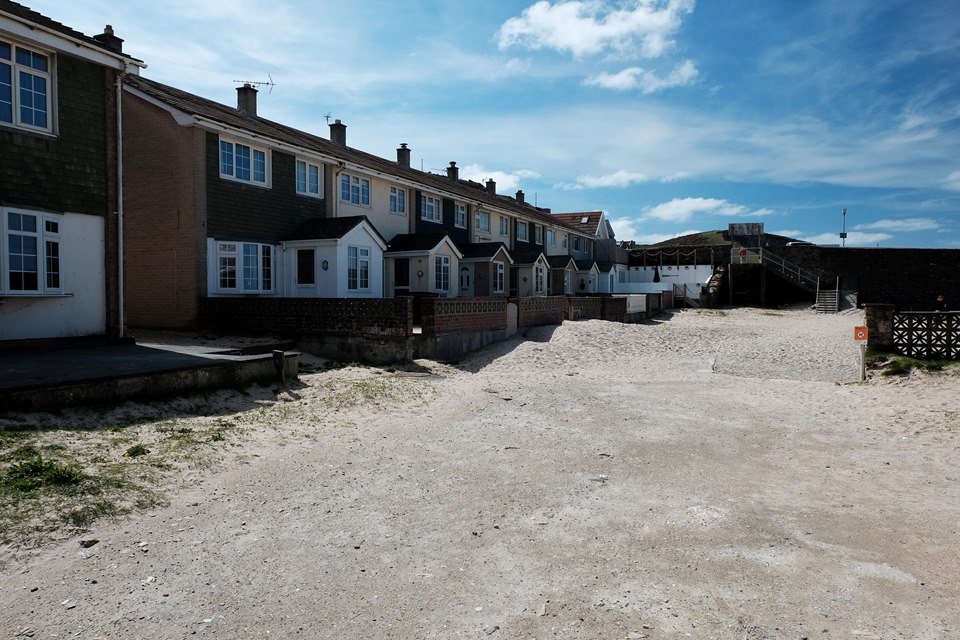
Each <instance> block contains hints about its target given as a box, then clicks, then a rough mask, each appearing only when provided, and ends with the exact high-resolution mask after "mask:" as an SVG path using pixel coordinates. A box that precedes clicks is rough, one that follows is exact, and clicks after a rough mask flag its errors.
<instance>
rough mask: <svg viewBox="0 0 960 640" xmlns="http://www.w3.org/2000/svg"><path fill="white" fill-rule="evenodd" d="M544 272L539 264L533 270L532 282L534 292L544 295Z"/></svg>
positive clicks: (545, 288)
mask: <svg viewBox="0 0 960 640" xmlns="http://www.w3.org/2000/svg"><path fill="white" fill-rule="evenodd" d="M545 271H546V270H545V269H544V268H543V266H541V265H539V264H538V265H536V266H535V267H534V268H533V278H534V280H533V282H534V286H535V289H534V291H535V292H536V293H544V292H546V290H547V287H546V275H545Z"/></svg>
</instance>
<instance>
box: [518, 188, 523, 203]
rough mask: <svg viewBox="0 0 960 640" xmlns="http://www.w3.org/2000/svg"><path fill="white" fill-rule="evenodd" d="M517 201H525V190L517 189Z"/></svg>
mask: <svg viewBox="0 0 960 640" xmlns="http://www.w3.org/2000/svg"><path fill="white" fill-rule="evenodd" d="M517 202H519V203H520V204H523V203H524V199H523V191H520V190H517Z"/></svg>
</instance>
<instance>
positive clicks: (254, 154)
mask: <svg viewBox="0 0 960 640" xmlns="http://www.w3.org/2000/svg"><path fill="white" fill-rule="evenodd" d="M220 177H221V178H226V179H228V180H238V181H240V182H249V183H251V184H256V185H259V186H261V187H265V186H267V184H268V180H267V150H266V149H263V148H260V147H252V146H250V145H248V144H243V143H241V142H234V141H231V140H223V139H221V140H220Z"/></svg>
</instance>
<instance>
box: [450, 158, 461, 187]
mask: <svg viewBox="0 0 960 640" xmlns="http://www.w3.org/2000/svg"><path fill="white" fill-rule="evenodd" d="M447 178H448V179H449V180H450V182H453V183H457V182H460V169H459V167H457V163H456V162H454V161H453V160H451V161H450V166H449V167H447Z"/></svg>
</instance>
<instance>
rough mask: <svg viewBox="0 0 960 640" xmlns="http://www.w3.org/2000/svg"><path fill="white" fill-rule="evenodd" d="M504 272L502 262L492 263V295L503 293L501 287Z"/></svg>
mask: <svg viewBox="0 0 960 640" xmlns="http://www.w3.org/2000/svg"><path fill="white" fill-rule="evenodd" d="M505 272H506V267H505V265H504V264H503V262H500V261H499V260H496V261H494V263H493V292H494V293H503V287H504V284H505Z"/></svg>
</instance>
